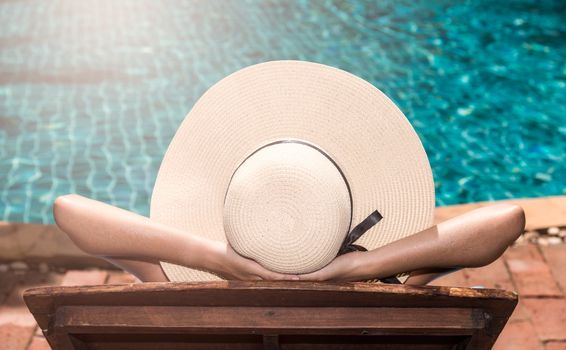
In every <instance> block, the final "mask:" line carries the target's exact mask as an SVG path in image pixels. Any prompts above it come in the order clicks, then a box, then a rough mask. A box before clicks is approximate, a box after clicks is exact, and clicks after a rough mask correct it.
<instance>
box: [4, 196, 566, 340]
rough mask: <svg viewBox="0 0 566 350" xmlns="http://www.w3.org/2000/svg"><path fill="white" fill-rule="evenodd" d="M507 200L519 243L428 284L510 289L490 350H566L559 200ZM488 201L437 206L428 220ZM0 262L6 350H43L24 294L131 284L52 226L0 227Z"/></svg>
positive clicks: (565, 254)
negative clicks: (508, 308) (510, 304)
mask: <svg viewBox="0 0 566 350" xmlns="http://www.w3.org/2000/svg"><path fill="white" fill-rule="evenodd" d="M509 202H515V203H518V204H520V205H521V206H522V207H523V208H524V209H525V212H526V216H527V230H526V233H525V234H524V235H523V237H522V239H520V240H518V241H517V242H516V243H515V244H514V245H513V246H511V247H509V248H508V249H507V250H506V251H505V253H504V254H503V255H502V256H501V257H500V258H499V259H498V260H496V261H495V262H493V263H492V264H490V265H487V266H484V267H481V268H468V269H464V270H461V271H458V272H456V273H453V274H450V275H447V276H444V277H442V278H440V279H437V280H435V281H433V282H432V283H431V285H443V286H463V287H473V286H483V287H486V288H501V289H506V290H513V291H516V292H517V293H518V294H519V296H520V298H519V304H518V306H517V308H516V309H515V311H514V313H513V315H512V316H511V319H510V320H509V322H508V324H507V326H506V327H505V329H504V330H503V332H502V333H501V335H500V337H499V339H498V341H497V343H496V345H495V347H494V349H548V350H558V349H565V350H566V267H565V266H566V244H565V243H564V239H565V236H566V196H558V197H545V198H536V199H524V200H512V201H509ZM492 203H493V202H483V203H474V204H467V205H458V206H450V207H442V208H437V210H436V215H435V222H436V223H438V222H441V221H443V220H446V219H448V218H450V217H452V216H455V215H458V214H460V213H463V212H466V211H469V210H471V209H474V208H475V207H478V206H483V205H488V204H492ZM549 228H551V229H550V230H549ZM552 238H555V239H552ZM0 259H3V260H4V262H5V263H4V264H0V305H1V306H0V343H1V344H3V346H6V349H15V350H24V349H33V350H38V349H49V345H48V344H47V342H46V340H45V339H44V338H43V335H42V333H41V330H39V329H38V328H37V325H36V323H35V321H34V319H33V316H32V315H31V314H30V313H29V311H28V310H27V308H26V306H25V305H24V303H23V300H22V298H21V295H22V293H23V291H24V290H25V289H27V288H30V287H33V286H39V285H80V284H105V283H106V284H112V283H131V282H134V278H133V276H131V275H129V274H127V273H123V272H120V271H117V270H113V269H110V267H109V266H108V265H107V264H105V263H104V262H102V261H100V260H97V259H94V258H92V257H89V256H87V255H85V254H83V253H82V252H80V251H79V250H78V249H77V248H76V247H75V246H74V245H73V244H72V242H70V241H69V240H68V239H66V236H65V235H63V234H62V233H61V232H59V231H58V230H57V229H56V227H55V226H52V225H51V226H45V225H25V224H12V223H0Z"/></svg>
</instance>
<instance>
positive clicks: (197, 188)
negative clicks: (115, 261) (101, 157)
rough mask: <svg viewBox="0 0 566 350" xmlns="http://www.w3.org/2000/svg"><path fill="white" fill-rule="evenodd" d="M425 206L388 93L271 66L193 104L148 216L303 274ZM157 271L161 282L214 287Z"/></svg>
mask: <svg viewBox="0 0 566 350" xmlns="http://www.w3.org/2000/svg"><path fill="white" fill-rule="evenodd" d="M433 211H434V181H433V177H432V172H431V168H430V164H429V162H428V158H427V155H426V153H425V150H424V148H423V145H422V144H421V141H420V139H419V137H418V135H417V134H416V132H415V131H414V129H413V128H412V126H411V124H410V123H409V121H408V120H407V118H406V117H405V116H404V115H403V113H402V112H401V111H400V110H399V109H398V108H397V107H396V106H395V104H394V103H393V102H392V101H391V100H390V99H389V98H387V96H385V95H384V94H383V93H382V92H381V91H380V90H378V89H377V88H375V87H374V86H372V85H371V84H370V83H368V82H366V81H365V80H363V79H360V78H358V77H356V76H354V75H352V74H350V73H348V72H345V71H343V70H340V69H337V68H333V67H329V66H326V65H322V64H318V63H312V62H304V61H272V62H266V63H261V64H256V65H253V66H250V67H247V68H244V69H241V70H239V71H237V72H235V73H233V74H231V75H229V76H227V77H226V78H224V79H222V80H221V81H219V82H218V83H216V84H215V85H214V86H212V87H211V88H210V89H209V90H208V91H206V93H205V94H204V95H203V96H202V97H201V98H200V99H199V100H198V101H197V103H196V104H195V105H194V107H193V108H192V110H191V111H190V112H189V114H188V115H187V116H186V118H185V119H184V121H183V122H182V124H181V126H180V127H179V129H178V130H177V132H176V134H175V136H174V138H173V140H172V142H171V144H170V145H169V148H168V149H167V152H166V154H165V156H164V158H163V161H162V164H161V167H160V169H159V173H158V175H157V179H156V183H155V187H154V190H153V194H152V198H151V215H150V216H151V218H152V219H153V220H155V221H158V222H161V223H164V224H167V225H170V226H173V227H177V228H179V229H182V230H184V231H186V232H187V234H189V233H191V234H195V235H200V236H203V237H206V238H209V239H214V240H219V241H224V242H229V243H230V245H231V246H232V247H233V249H234V250H235V251H236V252H238V253H239V254H241V255H242V256H245V257H247V258H251V259H254V260H255V261H257V262H258V263H260V264H262V265H263V266H264V267H266V268H268V269H270V270H273V271H277V272H284V273H308V272H312V271H315V270H318V269H320V268H322V267H324V266H325V265H327V264H328V263H330V262H331V261H332V260H333V259H334V258H335V257H336V256H337V255H338V254H339V253H344V252H347V251H349V250H353V249H356V248H357V249H362V250H363V249H364V248H365V249H367V250H372V249H375V248H378V247H380V246H383V245H385V244H387V243H390V242H393V241H396V240H399V239H401V238H403V237H406V236H408V235H411V234H413V233H416V232H418V231H421V230H423V229H425V228H428V227H430V226H431V225H432V220H433ZM357 237H359V238H358V239H357V240H355V239H356V238H357ZM354 240H355V245H354V244H353V243H354V242H353V241H354ZM399 253H400V254H403V252H399ZM161 265H162V267H163V270H164V272H165V273H166V275H167V277H168V278H169V279H170V280H171V281H210V280H221V278H220V277H219V276H217V275H214V274H212V273H209V272H205V271H199V270H196V269H192V268H187V267H183V266H178V265H174V264H170V263H166V262H161Z"/></svg>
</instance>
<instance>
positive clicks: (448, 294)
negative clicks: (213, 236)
mask: <svg viewBox="0 0 566 350" xmlns="http://www.w3.org/2000/svg"><path fill="white" fill-rule="evenodd" d="M24 299H25V302H26V304H27V306H28V308H29V309H30V310H31V312H32V313H33V315H34V317H35V319H36V320H37V323H38V324H39V326H40V327H41V329H42V330H43V333H44V335H45V337H46V338H47V340H48V341H49V344H50V345H51V346H52V347H53V349H140V350H141V349H187V348H190V349H370V348H371V349H376V348H378V349H397V348H403V349H407V348H409V349H490V348H491V347H492V345H493V344H494V342H495V340H496V339H497V337H498V335H499V333H500V332H501V330H502V329H503V327H504V326H505V324H506V322H507V320H508V318H509V317H510V316H511V313H512V312H513V309H514V308H515V306H516V304H517V301H518V296H517V294H516V293H515V292H510V291H505V290H499V289H475V288H461V287H438V286H410V285H393V284H371V283H361V282H360V283H358V282H356V283H328V282H304V281H300V282H282V281H277V282H275V281H273V282H271V281H260V282H244V281H221V282H185V283H141V284H123V285H102V286H78V287H40V288H33V289H29V290H27V291H26V292H25V293H24Z"/></svg>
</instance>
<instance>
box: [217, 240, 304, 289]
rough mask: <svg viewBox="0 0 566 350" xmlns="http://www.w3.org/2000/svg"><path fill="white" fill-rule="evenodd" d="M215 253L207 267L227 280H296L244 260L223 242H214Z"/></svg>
mask: <svg viewBox="0 0 566 350" xmlns="http://www.w3.org/2000/svg"><path fill="white" fill-rule="evenodd" d="M213 249H214V251H215V252H216V253H217V254H215V255H216V257H215V258H213V259H212V260H211V263H210V264H208V265H210V266H207V267H208V268H209V269H211V270H212V271H213V272H214V273H217V274H219V275H220V276H222V277H223V278H225V279H229V280H248V281H250V280H252V281H253V280H298V279H299V277H298V276H297V275H289V274H282V273H278V272H274V271H271V270H268V269H266V268H265V267H263V266H261V265H260V264H258V263H257V262H255V261H254V260H251V259H247V258H244V257H243V256H241V255H240V254H238V253H236V251H234V249H232V247H231V246H230V245H229V244H228V243H224V242H215V247H214V248H213Z"/></svg>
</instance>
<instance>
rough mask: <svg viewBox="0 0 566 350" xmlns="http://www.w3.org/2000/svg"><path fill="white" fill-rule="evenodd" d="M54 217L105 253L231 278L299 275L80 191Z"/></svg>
mask: <svg viewBox="0 0 566 350" xmlns="http://www.w3.org/2000/svg"><path fill="white" fill-rule="evenodd" d="M53 216H54V217H55V222H56V223H57V225H58V226H59V228H60V229H61V230H62V231H64V232H65V233H67V235H68V236H69V237H70V238H71V240H72V241H73V242H74V243H75V244H76V245H77V246H78V247H79V248H80V249H82V250H84V251H85V252H87V253H89V254H92V255H97V256H101V257H109V258H112V257H116V258H120V259H134V260H142V261H143V260H146V261H166V262H170V263H173V264H177V265H182V266H187V267H191V268H196V269H203V270H208V271H211V272H214V273H217V274H219V275H221V276H223V277H225V278H227V279H244V280H257V279H270V280H276V279H295V277H296V276H294V275H285V274H281V273H276V272H273V271H270V270H267V269H265V268H264V267H262V266H261V265H259V264H258V263H257V262H255V261H253V260H250V259H246V258H244V257H242V256H240V255H239V254H237V253H236V252H234V251H233V250H232V249H231V247H230V246H229V245H228V244H227V243H225V242H220V241H214V240H210V239H207V238H204V237H200V236H197V235H194V234H189V233H187V232H184V231H182V230H179V229H176V228H173V227H170V226H167V225H163V224H160V223H157V222H155V221H152V220H150V219H149V218H146V217H144V216H142V215H138V214H136V213H133V212H130V211H127V210H124V209H120V208H117V207H114V206H111V205H108V204H105V203H102V202H99V201H96V200H92V199H89V198H86V197H83V196H80V195H76V194H71V195H65V196H61V197H58V198H57V199H56V200H55V203H54V206H53Z"/></svg>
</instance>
